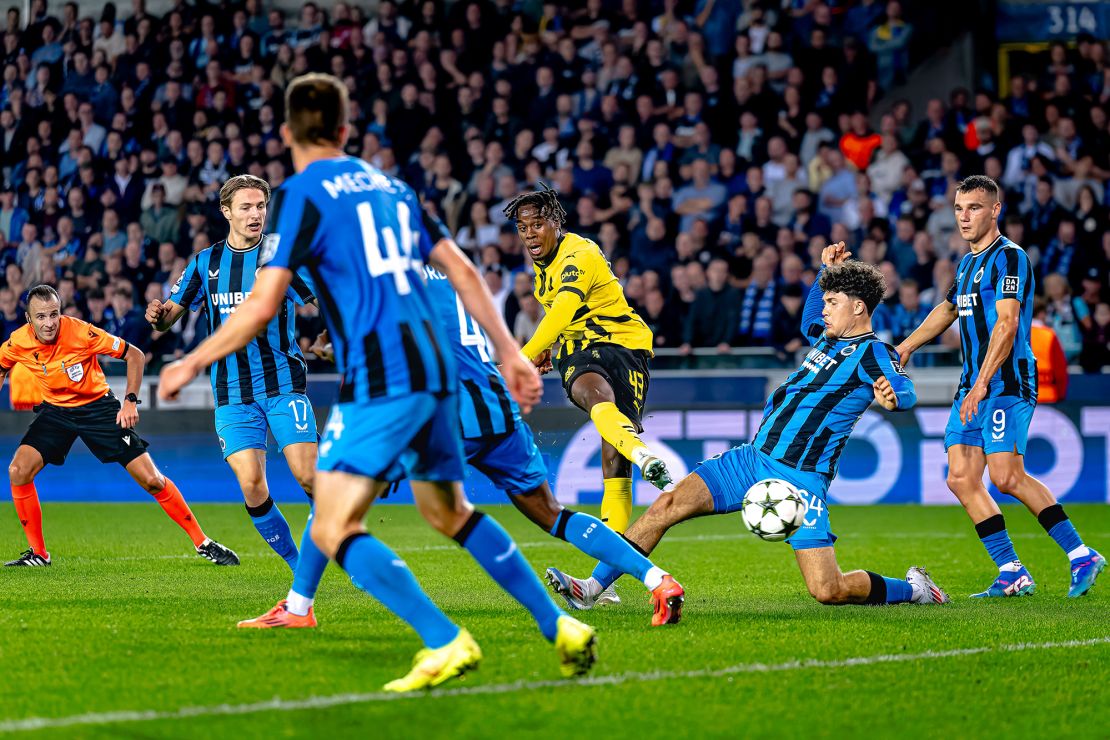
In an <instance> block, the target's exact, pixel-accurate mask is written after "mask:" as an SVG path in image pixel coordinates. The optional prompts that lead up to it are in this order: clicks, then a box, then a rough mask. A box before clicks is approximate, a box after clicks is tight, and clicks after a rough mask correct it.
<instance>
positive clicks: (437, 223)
mask: <svg viewBox="0 0 1110 740" xmlns="http://www.w3.org/2000/svg"><path fill="white" fill-rule="evenodd" d="M419 221H420V224H419V225H420V228H419V229H418V230H417V232H416V233H417V241H418V243H419V244H418V246H419V248H420V254H421V255H422V256H423V258H424V261H425V262H427V261H428V255H430V254H431V253H432V250H433V249H434V248H435V246H436V244H438V243H439V242H440V241H442V240H444V239H453V238H454V237H452V236H451V230H450V229H448V228H447V224H445V223H443V221H441V220H440V218H439V217H438V216H436V215H434V214H432V213H429V212H428V209H427V208H423V207H422V208H420V217H419ZM424 242H427V244H426V245H425V243H424Z"/></svg>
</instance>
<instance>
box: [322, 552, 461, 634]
mask: <svg viewBox="0 0 1110 740" xmlns="http://www.w3.org/2000/svg"><path fill="white" fill-rule="evenodd" d="M335 562H336V563H338V564H339V567H340V568H342V569H343V570H345V571H347V575H349V576H350V577H351V583H353V584H354V585H355V586H356V587H358V588H359V589H361V590H363V591H365V592H366V593H368V594H370V595H371V596H373V597H374V598H375V599H377V600H378V601H380V602H381V603H382V605H383V606H385V607H386V608H387V609H389V610H390V611H391V612H393V613H394V614H396V615H397V616H398V617H400V618H401V619H403V620H405V621H406V622H408V624H409V626H411V627H412V628H413V629H414V630H416V633H417V634H418V635H420V639H421V640H423V641H424V645H425V646H426V647H429V648H431V649H433V650H434V649H436V648H441V647H443V646H444V645H446V644H447V643H449V642H451V641H452V640H454V639H455V637H456V636H457V635H458V634H459V628H458V627H456V626H455V625H454V624H453V623H452V622H451V620H450V619H448V618H447V615H445V614H444V613H443V612H442V611H440V609H439V607H438V606H436V605H435V604H434V603H433V602H432V600H431V599H429V598H428V596H427V595H426V594H425V593H424V591H423V589H421V588H420V584H419V583H417V582H416V576H414V575H413V574H412V571H411V570H409V567H408V566H407V565H406V564H405V561H404V560H401V558H399V557H398V556H397V554H396V553H394V552H393V551H392V550H390V549H389V548H388V547H386V546H385V544H383V543H382V542H381V541H380V540H378V539H376V538H374V537H373V536H371V535H370V534H368V533H366V532H359V533H358V534H353V535H350V536H349V537H347V538H346V539H345V540H343V542H342V543H340V545H339V549H338V550H337V551H336V553H335Z"/></svg>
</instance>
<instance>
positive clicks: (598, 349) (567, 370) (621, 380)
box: [559, 342, 651, 432]
mask: <svg viewBox="0 0 1110 740" xmlns="http://www.w3.org/2000/svg"><path fill="white" fill-rule="evenodd" d="M650 357H651V355H649V354H648V353H647V352H645V351H644V350H642V349H627V348H625V347H621V346H620V345H617V344H609V343H607V342H596V343H594V344H591V345H589V346H587V347H586V348H585V349H580V350H578V351H577V352H575V353H573V354H570V355H567V356H566V357H563V358H561V359H560V360H559V371H560V374H561V375H562V377H563V391H564V392H565V393H566V394H567V398H568V399H570V402H571V403H573V404H574V405H576V406H577V405H578V403H577V402H576V401H575V400H574V395H573V394H572V393H571V392H570V391H571V387H572V386H573V385H574V381H576V380H578V379H579V378H580V377H582V376H583V375H585V374H586V373H597V374H598V375H600V376H601V377H603V378H605V380H606V381H607V382H608V383H609V387H611V388H612V389H613V397H614V398H615V399H616V407H617V410H618V411H620V412H621V413H622V414H624V415H625V416H627V417H628V419H629V420H630V421H631V422H632V423H633V424H634V425H635V426H636V431H637V432H642V431H644V425H643V415H644V399H646V398H647V391H648V384H649V382H650V381H651V375H650V373H649V371H648V360H649V358H650ZM583 411H586V412H587V413H588V412H589V409H583Z"/></svg>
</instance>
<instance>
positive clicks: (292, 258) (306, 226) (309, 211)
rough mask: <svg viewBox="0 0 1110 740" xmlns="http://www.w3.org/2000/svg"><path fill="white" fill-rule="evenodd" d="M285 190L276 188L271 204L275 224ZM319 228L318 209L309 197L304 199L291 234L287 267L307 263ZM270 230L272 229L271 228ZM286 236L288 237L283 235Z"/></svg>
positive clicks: (294, 267)
mask: <svg viewBox="0 0 1110 740" xmlns="http://www.w3.org/2000/svg"><path fill="white" fill-rule="evenodd" d="M284 196H285V192H284V191H283V190H278V192H277V195H276V196H274V201H273V205H272V213H273V220H272V221H271V222H270V223H271V224H274V225H276V224H277V223H278V222H279V221H280V218H281V216H280V213H281V206H282V204H283V203H284V201H285V197H284ZM319 228H320V209H318V208H317V207H316V204H315V203H313V202H312V200H310V199H309V198H305V199H304V210H302V211H301V222H300V223H299V224H298V225H297V233H296V234H294V235H293V247H292V248H291V249H290V250H289V269H290V270H296V268H297V267H298V266H300V265H304V264H308V261H309V260H308V256H309V254H310V251H311V249H312V241H313V239H315V238H316V231H317V230H318V229H319ZM271 231H273V230H272V229H271ZM284 238H288V237H284Z"/></svg>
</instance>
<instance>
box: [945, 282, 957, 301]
mask: <svg viewBox="0 0 1110 740" xmlns="http://www.w3.org/2000/svg"><path fill="white" fill-rule="evenodd" d="M945 300H947V301H948V302H949V303H951V304H952V305H953V306H955V305H956V280H955V279H953V280H952V284H951V285H949V286H948V294H947V295H946V296H945Z"/></svg>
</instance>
